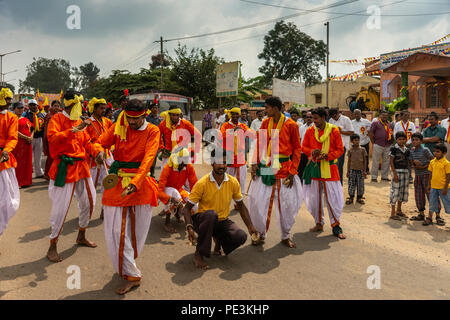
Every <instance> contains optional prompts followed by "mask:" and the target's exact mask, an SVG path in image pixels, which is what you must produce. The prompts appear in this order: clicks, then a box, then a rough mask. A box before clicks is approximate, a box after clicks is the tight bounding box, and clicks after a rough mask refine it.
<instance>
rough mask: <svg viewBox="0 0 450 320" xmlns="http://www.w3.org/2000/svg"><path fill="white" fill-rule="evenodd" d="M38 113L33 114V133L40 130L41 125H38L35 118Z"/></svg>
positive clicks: (37, 118)
mask: <svg viewBox="0 0 450 320" xmlns="http://www.w3.org/2000/svg"><path fill="white" fill-rule="evenodd" d="M38 113H39V111H36V112H33V126H34V130H35V131H40V130H41V125H40V123H39V117H38V116H37V115H38Z"/></svg>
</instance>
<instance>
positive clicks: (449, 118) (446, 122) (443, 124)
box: [441, 108, 450, 161]
mask: <svg viewBox="0 0 450 320" xmlns="http://www.w3.org/2000/svg"><path fill="white" fill-rule="evenodd" d="M449 125H450V108H448V109H447V118H446V119H444V120H442V121H441V127H442V128H444V129H445V130H447V134H446V136H445V141H444V143H445V146H446V147H447V150H450V143H449V140H450V139H449V138H450V135H449V133H450V130H449V129H450V128H449ZM445 157H446V158H447V160H449V161H450V151H447V153H446V154H445Z"/></svg>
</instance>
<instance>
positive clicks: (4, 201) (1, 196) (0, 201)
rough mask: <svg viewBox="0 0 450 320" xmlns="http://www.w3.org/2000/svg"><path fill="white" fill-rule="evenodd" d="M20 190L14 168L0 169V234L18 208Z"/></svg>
mask: <svg viewBox="0 0 450 320" xmlns="http://www.w3.org/2000/svg"><path fill="white" fill-rule="evenodd" d="M19 204H20V192H19V184H18V183H17V178H16V170H15V169H14V168H9V169H5V170H2V171H0V235H2V234H3V231H5V229H6V227H7V226H8V222H9V220H10V219H11V218H12V216H13V215H14V214H15V213H16V212H17V210H18V209H19Z"/></svg>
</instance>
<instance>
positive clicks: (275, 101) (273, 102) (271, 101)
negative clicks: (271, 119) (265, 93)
mask: <svg viewBox="0 0 450 320" xmlns="http://www.w3.org/2000/svg"><path fill="white" fill-rule="evenodd" d="M264 102H265V103H266V104H268V105H269V106H271V107H275V108H278V110H281V107H282V103H281V99H280V98H279V97H275V96H271V97H268V98H267V99H266V100H265V101H264Z"/></svg>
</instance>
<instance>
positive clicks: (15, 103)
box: [12, 101, 24, 109]
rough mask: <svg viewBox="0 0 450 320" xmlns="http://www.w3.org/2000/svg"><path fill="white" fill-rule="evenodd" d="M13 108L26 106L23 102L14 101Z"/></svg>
mask: <svg viewBox="0 0 450 320" xmlns="http://www.w3.org/2000/svg"><path fill="white" fill-rule="evenodd" d="M12 106H13V109H15V108H19V107H20V106H22V108H23V107H24V105H23V103H22V102H20V101H19V102H14V103H13V105H12Z"/></svg>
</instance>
